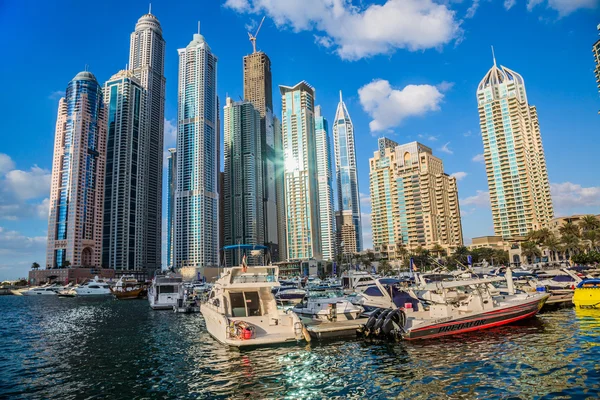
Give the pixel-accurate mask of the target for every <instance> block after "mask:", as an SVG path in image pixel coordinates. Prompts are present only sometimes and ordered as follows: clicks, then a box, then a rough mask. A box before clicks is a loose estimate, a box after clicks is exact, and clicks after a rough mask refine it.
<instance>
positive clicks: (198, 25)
mask: <svg viewBox="0 0 600 400" xmlns="http://www.w3.org/2000/svg"><path fill="white" fill-rule="evenodd" d="M199 34H200V21H198V35H199Z"/></svg>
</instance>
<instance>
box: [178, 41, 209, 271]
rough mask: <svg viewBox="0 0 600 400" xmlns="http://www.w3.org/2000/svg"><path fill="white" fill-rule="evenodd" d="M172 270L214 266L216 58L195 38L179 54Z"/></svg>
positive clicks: (203, 42) (207, 46) (206, 44)
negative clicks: (173, 256) (173, 257)
mask: <svg viewBox="0 0 600 400" xmlns="http://www.w3.org/2000/svg"><path fill="white" fill-rule="evenodd" d="M178 53H179V96H178V120H177V190H176V192H175V260H174V265H175V267H183V266H193V267H206V266H217V265H219V248H218V246H219V193H218V174H219V128H218V126H217V124H218V113H219V110H218V109H217V106H218V99H217V57H216V56H215V55H214V54H213V53H212V51H211V49H210V47H209V45H208V43H207V42H206V40H205V39H204V36H202V35H201V34H200V33H197V34H195V35H194V37H193V39H192V41H191V42H190V43H189V44H188V45H187V47H186V48H183V49H179V50H178Z"/></svg>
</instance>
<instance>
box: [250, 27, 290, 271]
mask: <svg viewBox="0 0 600 400" xmlns="http://www.w3.org/2000/svg"><path fill="white" fill-rule="evenodd" d="M263 21H264V18H263ZM260 26H262V22H261V25H260ZM260 26H259V28H258V30H257V31H256V33H255V34H254V35H252V34H249V36H250V41H251V42H252V49H253V51H252V54H248V55H246V56H244V100H246V101H249V102H251V103H252V104H253V105H254V108H255V109H256V110H258V112H259V114H260V142H261V157H260V160H259V162H260V163H261V164H262V166H261V170H262V174H263V177H262V185H263V188H262V190H261V193H262V196H263V198H262V207H263V212H262V215H263V218H264V221H263V226H264V233H265V234H264V241H265V244H266V245H268V246H269V248H270V250H271V255H272V257H273V260H275V261H278V260H283V259H285V254H286V248H285V234H284V232H285V223H284V220H283V219H282V216H283V215H284V212H283V211H284V200H283V185H284V183H283V165H282V161H281V159H282V152H281V142H282V140H281V122H280V121H279V119H278V118H277V117H276V116H275V115H274V113H273V82H272V77H271V60H270V59H269V56H268V55H267V54H266V53H264V52H263V51H256V35H258V31H259V30H260Z"/></svg>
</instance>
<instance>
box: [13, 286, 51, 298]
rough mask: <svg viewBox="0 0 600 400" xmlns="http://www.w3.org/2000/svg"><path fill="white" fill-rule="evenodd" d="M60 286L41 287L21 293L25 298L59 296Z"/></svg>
mask: <svg viewBox="0 0 600 400" xmlns="http://www.w3.org/2000/svg"><path fill="white" fill-rule="evenodd" d="M59 289H60V288H59V287H58V286H39V287H33V288H31V289H29V290H24V291H22V292H21V294H22V295H23V296H57V295H58V290H59Z"/></svg>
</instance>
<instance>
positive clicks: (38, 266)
mask: <svg viewBox="0 0 600 400" xmlns="http://www.w3.org/2000/svg"><path fill="white" fill-rule="evenodd" d="M31 269H33V270H38V269H40V264H38V263H37V262H34V263H33V264H31Z"/></svg>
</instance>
